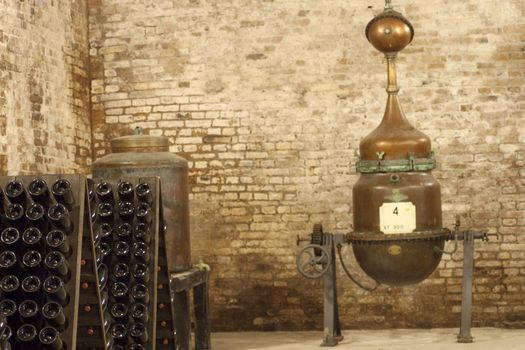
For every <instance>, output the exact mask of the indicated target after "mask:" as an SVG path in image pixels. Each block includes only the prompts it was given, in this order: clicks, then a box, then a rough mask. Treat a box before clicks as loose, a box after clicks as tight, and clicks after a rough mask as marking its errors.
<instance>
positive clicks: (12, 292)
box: [0, 275, 21, 300]
mask: <svg viewBox="0 0 525 350" xmlns="http://www.w3.org/2000/svg"><path fill="white" fill-rule="evenodd" d="M19 287H20V280H19V279H18V277H16V276H15V275H6V276H4V277H2V279H1V280H0V290H2V292H3V293H2V294H3V297H7V298H10V299H15V300H16V299H19V297H20V296H21V295H20V293H18V288H19Z"/></svg>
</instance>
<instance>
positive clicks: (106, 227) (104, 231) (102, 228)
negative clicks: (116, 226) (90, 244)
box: [95, 222, 113, 243]
mask: <svg viewBox="0 0 525 350" xmlns="http://www.w3.org/2000/svg"><path fill="white" fill-rule="evenodd" d="M112 232H113V229H112V227H111V225H110V224H109V223H107V222H104V223H102V224H100V225H98V226H97V228H96V230H95V242H97V243H98V242H106V243H109V242H112V241H113V237H112Z"/></svg>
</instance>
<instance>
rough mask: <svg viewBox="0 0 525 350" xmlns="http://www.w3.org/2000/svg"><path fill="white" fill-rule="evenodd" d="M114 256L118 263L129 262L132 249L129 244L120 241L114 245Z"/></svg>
mask: <svg viewBox="0 0 525 350" xmlns="http://www.w3.org/2000/svg"><path fill="white" fill-rule="evenodd" d="M113 255H114V256H115V257H116V259H117V260H118V261H122V262H129V259H130V248H129V244H128V243H127V242H124V241H118V242H115V243H114V244H113Z"/></svg>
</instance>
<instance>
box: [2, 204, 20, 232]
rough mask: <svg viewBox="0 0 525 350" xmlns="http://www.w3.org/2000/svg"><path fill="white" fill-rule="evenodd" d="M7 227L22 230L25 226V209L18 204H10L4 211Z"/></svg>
mask: <svg viewBox="0 0 525 350" xmlns="http://www.w3.org/2000/svg"><path fill="white" fill-rule="evenodd" d="M4 215H5V219H6V221H7V225H9V226H13V227H17V228H22V227H23V226H24V207H23V206H22V205H20V204H18V203H14V204H9V205H8V206H7V208H5V211H4Z"/></svg>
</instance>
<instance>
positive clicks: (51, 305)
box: [42, 301, 67, 331]
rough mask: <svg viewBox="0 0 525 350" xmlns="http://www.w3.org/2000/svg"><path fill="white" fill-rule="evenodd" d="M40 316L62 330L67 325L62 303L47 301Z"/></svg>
mask: <svg viewBox="0 0 525 350" xmlns="http://www.w3.org/2000/svg"><path fill="white" fill-rule="evenodd" d="M42 316H43V317H44V319H45V320H46V321H47V323H48V324H50V325H52V326H53V327H55V328H56V329H58V330H60V331H62V330H64V329H65V328H66V327H67V319H66V314H65V313H64V309H63V308H62V305H60V304H59V303H57V302H55V301H49V302H47V303H46V304H45V305H44V306H43V307H42Z"/></svg>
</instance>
